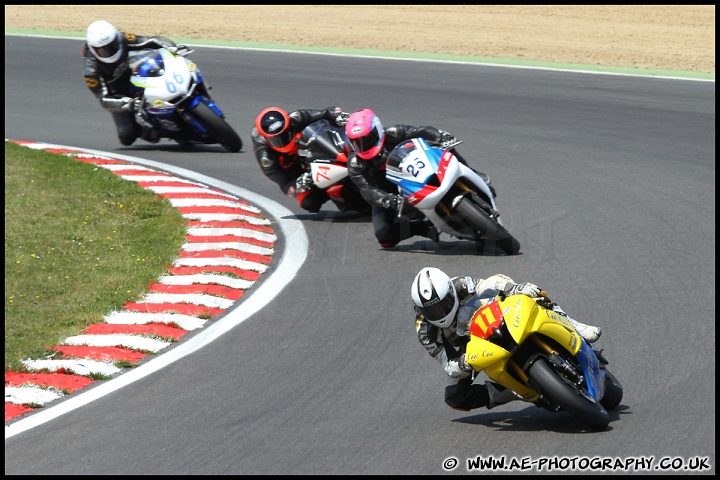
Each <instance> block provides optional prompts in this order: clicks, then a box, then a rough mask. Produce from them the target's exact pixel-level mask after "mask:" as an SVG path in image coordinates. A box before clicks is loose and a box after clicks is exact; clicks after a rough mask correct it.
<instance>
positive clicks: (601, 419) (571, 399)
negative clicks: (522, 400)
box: [528, 358, 610, 430]
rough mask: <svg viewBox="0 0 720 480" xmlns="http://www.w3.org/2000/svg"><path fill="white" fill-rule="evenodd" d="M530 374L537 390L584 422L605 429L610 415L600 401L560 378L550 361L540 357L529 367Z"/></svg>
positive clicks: (597, 428)
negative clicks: (592, 398)
mask: <svg viewBox="0 0 720 480" xmlns="http://www.w3.org/2000/svg"><path fill="white" fill-rule="evenodd" d="M528 375H529V376H530V378H531V379H532V380H533V381H534V382H535V384H536V386H537V391H538V392H540V393H541V394H542V395H544V396H546V397H547V398H548V399H549V400H550V401H552V402H553V403H555V404H557V405H559V406H560V407H561V408H562V409H563V410H565V411H566V412H568V413H570V414H571V415H572V416H573V417H575V418H576V419H578V420H580V421H581V422H582V423H584V424H586V425H588V426H590V427H591V428H593V429H594V430H605V429H606V428H607V426H608V424H609V423H610V415H609V414H608V412H607V410H605V407H604V406H603V405H602V404H601V403H600V402H595V401H593V400H591V399H589V398H587V396H586V394H583V393H582V392H581V391H580V390H579V389H578V388H577V387H575V386H573V385H571V384H570V382H569V381H565V380H563V379H562V378H560V374H558V373H557V372H556V371H555V370H554V369H553V368H552V367H551V366H550V365H548V363H547V362H546V361H545V360H544V359H542V358H540V359H538V360H536V361H535V362H534V363H533V364H532V365H531V366H530V368H529V369H528Z"/></svg>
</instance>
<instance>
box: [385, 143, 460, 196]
mask: <svg viewBox="0 0 720 480" xmlns="http://www.w3.org/2000/svg"><path fill="white" fill-rule="evenodd" d="M444 153H445V151H444V150H442V149H439V148H433V147H431V146H429V145H428V144H427V142H426V141H425V139H423V138H413V139H410V140H406V141H404V142H402V143H400V144H399V145H398V146H396V147H395V148H394V149H393V151H392V152H390V155H389V156H388V160H387V163H386V168H385V176H386V177H387V179H388V180H390V181H391V182H393V183H394V184H395V185H398V186H399V187H400V190H401V191H402V193H403V195H404V196H406V197H408V196H411V195H413V194H415V193H417V192H418V191H420V190H422V189H423V188H425V187H426V186H431V187H438V186H440V183H441V179H439V178H438V176H437V174H442V173H443V172H442V171H441V170H442V169H441V168H440V165H441V160H442V157H443V154H444ZM445 163H447V162H445Z"/></svg>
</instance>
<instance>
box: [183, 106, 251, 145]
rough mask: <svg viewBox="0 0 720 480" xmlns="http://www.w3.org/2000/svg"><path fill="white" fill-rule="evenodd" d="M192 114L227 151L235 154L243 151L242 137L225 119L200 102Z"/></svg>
mask: <svg viewBox="0 0 720 480" xmlns="http://www.w3.org/2000/svg"><path fill="white" fill-rule="evenodd" d="M192 114H193V115H194V116H195V118H196V119H197V120H198V121H199V122H200V123H202V124H203V125H204V126H205V128H207V129H208V132H210V135H212V136H213V137H214V138H215V140H217V142H218V143H219V144H220V145H222V146H223V148H225V150H227V151H229V152H233V153H235V152H239V151H240V150H241V149H242V146H243V143H242V140H241V139H240V136H239V135H238V134H237V133H236V132H235V130H233V128H232V127H231V126H230V125H229V124H228V123H227V122H226V121H225V119H224V118H221V117H218V115H217V114H216V113H215V112H214V111H213V110H212V109H211V108H210V107H208V106H207V105H205V104H204V103H202V102H199V103H198V104H197V105H195V107H194V108H193V109H192Z"/></svg>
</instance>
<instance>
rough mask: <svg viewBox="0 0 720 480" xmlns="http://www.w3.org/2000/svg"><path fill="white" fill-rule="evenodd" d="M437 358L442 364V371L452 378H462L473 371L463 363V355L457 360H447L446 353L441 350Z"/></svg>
mask: <svg viewBox="0 0 720 480" xmlns="http://www.w3.org/2000/svg"><path fill="white" fill-rule="evenodd" d="M438 357H439V358H438V359H439V360H440V362H441V363H442V364H443V370H445V373H447V374H448V375H449V376H450V377H452V378H464V377H467V376H468V375H470V373H471V372H472V371H473V369H472V367H471V366H470V365H468V364H467V362H466V361H465V354H463V355H461V356H460V357H459V358H455V359H452V360H448V358H447V353H446V352H445V351H444V350H443V351H442V353H441V354H440V355H439V356H438Z"/></svg>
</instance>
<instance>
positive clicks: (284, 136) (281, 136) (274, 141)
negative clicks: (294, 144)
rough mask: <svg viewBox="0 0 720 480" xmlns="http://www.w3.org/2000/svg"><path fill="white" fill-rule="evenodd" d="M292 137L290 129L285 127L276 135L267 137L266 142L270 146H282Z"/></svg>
mask: <svg viewBox="0 0 720 480" xmlns="http://www.w3.org/2000/svg"><path fill="white" fill-rule="evenodd" d="M292 138H293V134H292V132H291V131H290V129H287V130H285V131H284V132H280V133H278V134H277V135H273V136H272V137H267V142H268V143H269V144H270V146H272V147H275V148H284V147H286V146H287V145H288V144H289V143H290V141H291V140H292Z"/></svg>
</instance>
